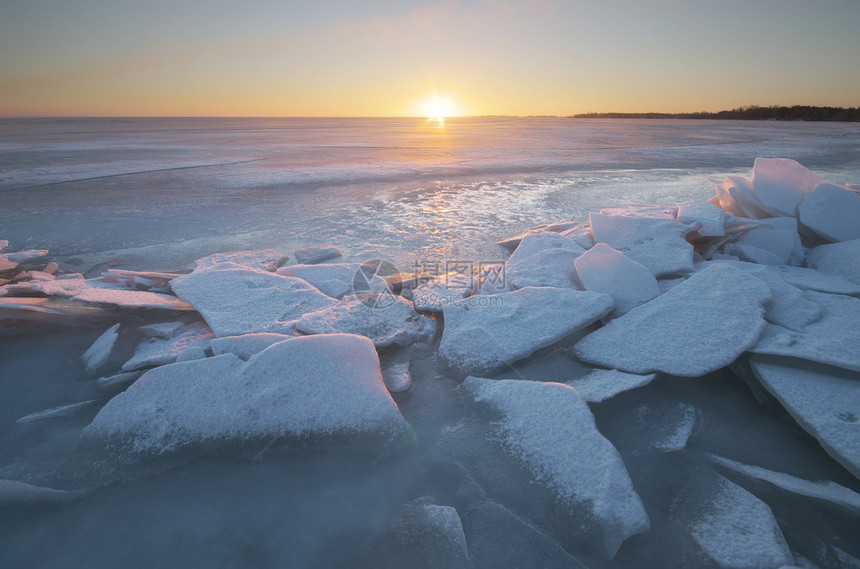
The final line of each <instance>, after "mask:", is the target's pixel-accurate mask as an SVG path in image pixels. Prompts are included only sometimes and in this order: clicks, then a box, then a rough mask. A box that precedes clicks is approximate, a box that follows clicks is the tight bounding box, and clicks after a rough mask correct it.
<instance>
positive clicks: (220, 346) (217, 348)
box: [209, 332, 298, 361]
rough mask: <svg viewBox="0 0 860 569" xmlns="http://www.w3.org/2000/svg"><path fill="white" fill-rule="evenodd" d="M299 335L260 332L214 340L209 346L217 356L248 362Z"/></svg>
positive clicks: (210, 341)
mask: <svg viewBox="0 0 860 569" xmlns="http://www.w3.org/2000/svg"><path fill="white" fill-rule="evenodd" d="M297 335H298V334H275V333H273V332H258V333H256V334H243V335H241V336H225V337H223V338H212V339H211V340H209V346H210V347H211V348H212V353H213V354H215V355H216V356H220V355H221V354H235V355H237V356H239V358H241V359H243V360H245V361H247V360H248V359H249V358H250V357H251V356H253V355H254V354H258V353H260V352H262V351H263V350H265V349H266V348H268V347H269V346H271V345H272V344H277V343H278V342H283V341H284V340H289V339H290V338H295V337H296V336H297Z"/></svg>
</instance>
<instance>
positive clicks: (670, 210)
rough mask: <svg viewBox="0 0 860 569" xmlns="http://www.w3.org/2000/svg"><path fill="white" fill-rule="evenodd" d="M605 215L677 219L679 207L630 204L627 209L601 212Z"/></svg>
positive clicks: (612, 209)
mask: <svg viewBox="0 0 860 569" xmlns="http://www.w3.org/2000/svg"><path fill="white" fill-rule="evenodd" d="M600 213H602V214H603V215H620V216H624V217H647V218H650V219H675V218H676V217H677V215H678V206H674V205H670V206H665V205H653V204H637V203H633V204H629V205H627V206H626V207H607V208H603V209H602V210H600Z"/></svg>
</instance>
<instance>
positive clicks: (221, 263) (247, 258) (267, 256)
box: [194, 249, 287, 272]
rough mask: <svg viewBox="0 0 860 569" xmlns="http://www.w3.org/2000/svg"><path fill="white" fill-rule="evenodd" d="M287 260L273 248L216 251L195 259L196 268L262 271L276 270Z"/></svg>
mask: <svg viewBox="0 0 860 569" xmlns="http://www.w3.org/2000/svg"><path fill="white" fill-rule="evenodd" d="M286 260H287V257H286V255H281V254H280V253H278V252H277V251H273V250H272V249H264V250H261V251H236V252H234V253H215V254H214V255H209V256H208V257H203V258H202V259H197V260H196V261H194V266H195V267H196V270H199V271H202V270H211V269H257V270H261V271H269V272H271V271H274V270H275V269H277V268H278V267H280V266H281V264H282V263H283V262H284V261H286Z"/></svg>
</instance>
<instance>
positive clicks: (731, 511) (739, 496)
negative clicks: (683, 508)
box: [690, 478, 794, 569]
mask: <svg viewBox="0 0 860 569" xmlns="http://www.w3.org/2000/svg"><path fill="white" fill-rule="evenodd" d="M690 533H691V535H692V537H693V540H694V541H695V542H696V543H697V544H698V545H699V547H701V548H702V551H704V553H705V554H706V555H707V556H708V557H710V558H711V559H712V560H713V561H714V562H715V563H716V564H717V565H719V566H720V567H724V568H727V569H728V568H732V569H734V568H738V569H741V568H750V569H760V568H761V569H763V568H766V567H779V566H781V565H788V564H791V563H793V562H794V558H793V557H792V555H791V552H790V551H789V549H788V545H787V544H786V542H785V538H784V537H783V535H782V531H781V530H780V529H779V525H778V524H777V523H776V520H775V519H774V517H773V512H771V509H770V508H769V507H768V506H767V504H765V503H764V502H762V501H761V500H759V499H758V498H756V497H755V496H753V495H752V494H750V493H749V492H747V491H746V490H744V489H743V488H741V487H740V486H738V485H737V484H734V483H732V482H729V481H728V480H726V479H725V478H721V479H720V480H719V483H718V485H717V488H716V489H715V490H714V491H713V492H712V493H711V494H710V495H709V496H708V497H707V500H706V501H704V503H703V505H702V511H701V513H700V515H699V516H698V518H697V519H696V520H695V521H694V522H693V524H692V526H691V528H690Z"/></svg>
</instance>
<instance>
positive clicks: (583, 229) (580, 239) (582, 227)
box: [561, 221, 594, 250]
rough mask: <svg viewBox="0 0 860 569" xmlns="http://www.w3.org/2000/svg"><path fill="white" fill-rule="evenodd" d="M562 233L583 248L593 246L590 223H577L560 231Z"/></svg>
mask: <svg viewBox="0 0 860 569" xmlns="http://www.w3.org/2000/svg"><path fill="white" fill-rule="evenodd" d="M561 235H564V236H565V237H567V238H568V239H570V240H571V241H573V242H574V243H576V244H577V245H579V246H580V247H582V248H583V249H586V250H588V249H591V248H592V247H594V236H593V235H592V233H591V224H590V223H588V222H587V221H582V222H580V223H577V224H576V225H574V226H573V227H571V228H570V229H565V230H564V231H562V232H561Z"/></svg>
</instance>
